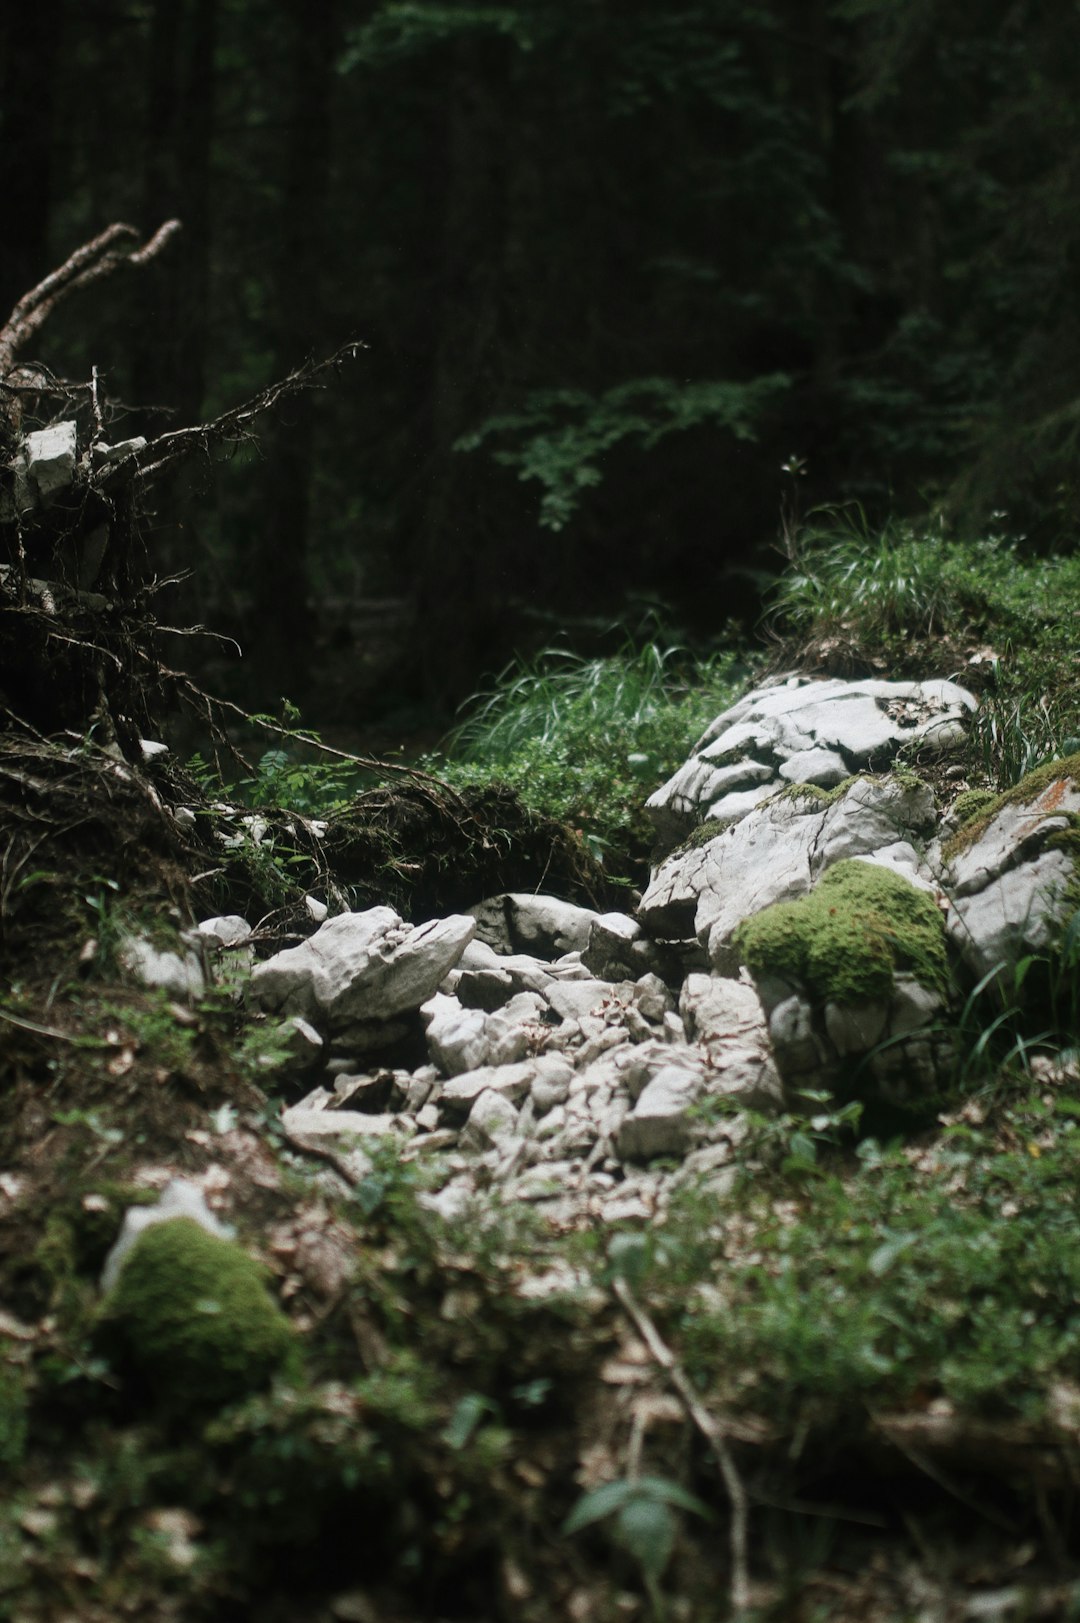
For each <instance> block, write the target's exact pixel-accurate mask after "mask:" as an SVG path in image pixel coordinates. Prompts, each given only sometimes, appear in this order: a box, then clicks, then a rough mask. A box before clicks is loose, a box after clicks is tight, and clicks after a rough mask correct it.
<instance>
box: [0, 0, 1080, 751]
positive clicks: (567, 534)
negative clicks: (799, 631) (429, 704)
mask: <svg viewBox="0 0 1080 1623" xmlns="http://www.w3.org/2000/svg"><path fill="white" fill-rule="evenodd" d="M325 9H326V16H325V17H324V15H323V12H322V11H321V12H320V26H319V28H318V29H314V28H312V27H311V25H310V19H309V18H308V17H307V16H306V14H305V13H304V9H303V7H301V6H296V5H289V6H274V5H271V4H270V3H269V0H256V3H255V4H254V5H245V6H240V5H239V4H237V3H236V0H227V3H224V4H221V5H217V6H210V5H207V4H206V3H205V0H178V3H177V4H176V5H173V6H169V7H162V8H152V7H151V8H147V7H141V8H139V7H132V6H131V5H129V4H127V3H126V0H109V3H108V4H106V5H105V6H104V7H103V8H101V9H100V15H99V13H98V12H95V13H94V18H95V20H94V23H93V25H91V24H90V22H89V21H88V20H87V17H86V16H84V15H83V13H81V12H79V11H78V9H77V8H76V9H75V10H72V9H70V8H68V10H66V11H65V12H64V13H63V14H62V17H61V18H60V20H59V21H58V22H57V23H56V25H55V26H54V27H53V29H52V30H51V33H50V37H49V69H48V72H45V71H44V69H43V70H42V76H43V80H44V83H45V84H46V85H47V86H48V87H49V89H50V91H51V92H53V93H54V96H55V103H56V109H55V116H53V117H52V118H51V119H48V120H45V115H44V112H43V120H45V122H44V127H43V128H42V129H41V130H38V131H35V132H34V138H33V146H32V148H31V147H30V146H27V147H26V151H27V152H30V153H31V156H33V157H34V162H33V163H32V164H31V165H30V168H31V169H32V172H33V173H34V174H35V175H36V176H37V177H38V185H37V188H36V190H35V194H34V197H33V199H32V200H30V199H28V200H27V207H26V209H25V210H24V211H23V212H22V214H21V215H20V218H23V217H25V221H26V230H27V232H28V233H30V234H31V236H32V241H33V251H34V254H35V256H36V260H35V269H36V271H37V272H38V273H39V274H42V273H44V272H45V271H46V270H47V269H48V268H49V264H50V263H51V262H54V261H56V260H57V259H58V258H59V257H60V256H61V255H62V254H63V253H65V252H66V251H68V250H69V249H70V248H71V247H72V246H73V244H74V243H75V242H76V241H77V240H78V239H79V238H80V237H83V236H86V235H88V234H89V233H90V231H91V230H93V229H97V228H99V227H100V225H101V224H102V223H103V221H105V220H107V219H108V218H110V217H112V218H125V217H130V218H135V219H136V220H141V221H142V222H143V224H144V225H146V226H147V227H149V226H150V225H152V224H154V223H156V215H157V214H158V212H159V211H160V212H161V213H167V212H170V211H172V212H177V213H179V214H181V215H182V216H183V218H184V223H185V231H184V233H183V237H182V239H178V241H179V242H180V246H178V247H177V248H176V251H175V258H174V260H173V261H171V262H169V263H166V262H165V261H162V264H161V266H160V267H158V268H156V269H155V270H154V271H153V272H152V273H151V276H150V278H149V279H148V280H147V282H146V285H145V288H143V290H142V291H141V292H139V293H138V295H137V298H136V300H135V302H134V304H129V303H128V302H127V301H126V300H125V298H124V297H123V296H122V295H121V294H120V293H119V292H117V293H110V292H109V291H108V290H107V289H105V290H103V291H102V293H101V294H100V296H95V303H94V305H93V307H92V308H91V306H90V305H86V307H85V309H84V310H83V311H81V312H80V311H77V310H74V307H73V310H74V313H72V314H69V313H68V312H61V314H60V316H58V317H57V320H56V322H55V324H54V323H50V324H49V327H48V328H47V329H46V332H45V334H44V337H43V341H42V342H43V346H44V347H43V358H44V359H45V360H47V361H50V362H52V363H54V364H55V367H56V370H57V371H59V372H62V373H64V374H65V375H71V376H74V377H80V376H83V375H85V374H86V373H88V370H89V366H90V364H91V363H92V362H98V363H101V364H104V365H106V366H107V367H108V369H109V385H110V388H112V389H113V390H114V391H115V393H116V394H117V395H118V396H121V397H124V398H127V399H136V400H139V399H141V400H144V401H148V402H151V403H154V404H157V403H161V404H165V405H172V404H175V405H176V406H177V407H178V408H179V410H180V412H181V415H182V417H183V418H184V419H190V418H191V417H192V416H194V415H195V414H197V413H198V412H206V411H208V410H212V409H217V408H220V407H221V406H223V405H224V404H226V403H227V402H230V401H234V400H235V399H236V398H237V396H238V395H242V394H244V393H247V392H250V391H252V390H253V389H254V388H256V387H257V386H259V385H261V384H263V383H265V382H266V381H267V380H268V379H269V377H270V376H271V375H272V374H273V373H275V372H278V371H280V370H282V369H283V368H286V369H287V368H288V367H289V366H291V365H294V364H296V363H298V362H300V361H302V360H303V359H304V357H305V356H306V355H307V354H308V353H310V352H311V351H313V350H320V349H321V350H328V349H329V348H331V347H333V345H334V344H335V343H336V342H338V341H341V340H342V339H345V338H348V337H351V336H354V335H355V336H357V337H360V338H363V339H365V340H367V342H368V343H369V345H370V348H369V349H368V351H367V352H366V353H365V355H364V358H363V360H362V362H361V365H360V369H359V370H358V371H357V373H356V374H355V376H356V381H355V383H352V382H348V383H343V385H342V387H341V389H340V390H339V391H337V392H335V393H334V394H332V395H327V396H326V397H325V398H323V399H321V400H319V401H318V402H316V403H314V404H313V405H311V406H310V408H309V407H308V406H307V405H305V406H304V407H303V408H301V407H299V406H298V407H296V409H295V410H294V412H293V413H292V414H291V416H290V418H289V420H288V421H287V422H285V423H283V424H281V425H280V426H279V427H277V428H275V429H274V431H273V432H274V438H273V443H272V445H271V447H270V449H269V452H268V454H267V456H266V458H265V460H264V461H259V460H258V459H257V458H252V457H247V458H245V460H244V462H243V465H242V466H241V467H234V468H232V469H230V470H229V472H228V475H227V477H221V478H220V479H219V477H218V476H217V475H216V474H212V475H211V474H208V478H210V479H211V480H212V485H213V489H212V491H211V493H210V494H209V496H208V497H207V498H206V499H205V500H204V502H203V504H202V506H201V507H200V508H199V509H198V514H199V517H198V526H199V531H200V534H199V536H198V537H197V538H196V539H197V540H198V541H199V543H200V551H199V557H200V560H201V562H200V568H199V572H198V580H199V588H198V590H199V598H198V603H197V604H196V605H194V617H196V618H199V619H202V620H211V621H213V622H216V623H218V624H222V622H223V621H225V620H226V618H227V620H228V625H226V626H224V627H223V628H225V629H228V626H229V625H232V626H235V627H236V629H237V630H238V631H240V632H241V633H243V636H242V640H243V641H244V643H245V651H246V652H247V653H248V655H249V663H251V661H252V657H253V658H254V662H255V663H258V661H259V660H260V658H261V661H262V667H263V672H262V674H263V676H264V677H270V678H272V680H273V682H274V684H275V685H277V684H278V683H279V682H282V681H284V680H288V681H289V682H290V691H293V692H295V693H296V694H297V695H298V696H302V690H303V688H304V686H305V685H306V684H308V683H310V682H312V681H313V680H315V678H316V675H317V670H316V667H317V664H318V659H319V658H322V657H324V656H325V657H329V655H330V651H329V650H321V651H320V650H317V649H316V650H315V653H316V658H314V659H313V658H311V657H309V655H310V653H311V643H312V641H313V637H312V636H308V635H306V634H305V635H301V634H300V633H301V629H302V628H301V620H302V619H303V616H304V615H305V614H306V612H307V610H306V607H305V604H306V603H307V601H308V600H309V599H310V598H312V597H314V598H324V597H326V596H327V595H330V594H332V595H334V596H335V597H341V596H344V597H349V596H351V595H352V594H353V593H354V592H356V591H361V592H363V593H364V594H365V595H369V596H370V595H372V594H382V593H394V594H396V595H400V596H407V597H408V598H409V599H410V600H411V606H412V608H413V609H414V610H415V611H416V612H417V614H418V616H419V624H420V630H421V633H422V635H421V637H420V639H419V642H420V645H421V648H422V649H423V650H425V651H424V652H423V653H422V656H421V661H420V665H419V668H413V669H410V670H409V672H408V673H407V675H406V677H405V678H404V680H406V681H407V682H408V684H409V686H410V688H411V693H410V694H406V695H405V696H406V697H415V696H416V694H417V692H418V691H419V690H426V692H427V695H428V696H433V695H437V696H438V697H439V698H440V699H441V698H443V697H444V696H445V695H447V694H450V695H451V696H456V697H460V696H462V695H463V694H464V693H465V692H467V691H469V690H471V689H472V688H474V687H475V686H476V683H477V680H478V679H479V677H480V676H481V674H482V673H483V672H484V671H490V670H493V669H498V667H499V664H500V663H502V662H504V661H505V659H506V658H507V657H509V655H510V653H511V652H512V651H513V642H514V639H515V637H516V636H518V635H520V630H521V626H520V622H516V621H515V618H514V617H515V615H516V614H518V613H519V612H520V613H522V614H524V613H525V611H526V610H529V609H532V608H535V607H544V608H547V609H554V610H555V611H556V612H558V613H560V614H563V615H565V614H566V613H567V611H568V609H569V608H573V609H574V610H577V611H580V610H585V611H590V612H591V611H595V610H598V609H603V610H605V611H607V612H609V613H610V612H611V611H613V610H617V609H618V608H619V606H620V604H621V603H622V601H623V596H624V593H625V591H626V589H627V587H631V588H646V589H653V590H660V591H662V592H665V593H666V595H668V596H670V597H671V598H672V600H673V601H674V602H675V606H676V608H677V609H678V610H680V611H681V612H682V613H683V614H684V615H687V616H690V617H692V618H694V619H696V620H697V621H698V622H700V623H701V624H703V625H704V624H706V623H710V624H711V628H713V629H715V627H716V625H717V624H718V623H719V622H720V621H722V619H723V618H725V617H726V614H727V612H728V611H729V610H730V609H731V608H735V609H737V610H738V612H740V613H741V614H743V615H746V614H747V613H750V612H753V609H754V607H755V606H756V604H755V594H756V593H757V590H758V582H757V581H756V580H755V579H754V578H753V577H752V576H751V575H744V576H740V577H739V579H738V582H736V580H735V577H734V576H733V574H732V570H733V567H734V568H739V569H746V568H750V569H752V570H756V571H760V569H761V567H762V562H763V552H762V549H763V548H764V546H765V545H766V544H767V543H768V542H769V541H770V539H771V537H772V534H773V532H774V529H775V513H776V505H777V495H778V485H779V482H780V479H779V475H780V469H781V465H782V464H783V462H784V459H785V458H786V457H789V456H790V455H791V453H792V452H793V451H795V452H798V454H799V455H800V456H801V457H803V458H805V459H806V463H807V465H808V469H809V475H808V479H807V480H806V494H807V496H808V497H809V499H810V500H814V499H837V498H843V497H845V496H857V497H860V498H862V499H863V500H864V501H865V502H866V503H867V504H868V507H869V509H870V510H871V512H872V516H873V518H874V520H875V522H876V521H877V520H878V519H880V518H881V517H882V516H883V512H884V510H885V509H887V508H891V509H893V510H895V511H899V512H905V511H909V512H910V511H919V510H921V509H922V508H924V507H925V505H926V502H927V498H928V497H929V498H931V499H932V500H934V501H940V502H945V503H946V504H947V505H948V506H950V507H951V508H953V509H955V510H956V511H958V512H960V513H966V514H970V513H971V512H978V513H984V514H988V513H989V512H991V511H993V510H994V509H995V508H1000V507H1007V508H1008V510H1009V513H1010V519H1011V523H1012V524H1013V526H1014V527H1015V528H1016V529H1017V530H1020V531H1023V532H1026V533H1028V534H1029V535H1031V536H1033V537H1036V538H1038V540H1039V541H1040V543H1043V542H1045V543H1055V544H1060V543H1068V542H1069V540H1070V539H1071V536H1072V534H1073V531H1074V527H1075V526H1074V520H1075V518H1076V516H1077V511H1078V508H1077V502H1078V498H1077V484H1076V478H1075V460H1076V459H1075V451H1076V445H1077V432H1078V430H1077V425H1078V423H1080V414H1078V410H1077V399H1076V385H1075V378H1076V375H1077V357H1078V355H1080V318H1078V317H1077V314H1076V301H1075V298H1074V297H1073V286H1074V281H1075V261H1076V255H1077V245H1078V243H1080V207H1078V205H1077V203H1076V198H1077V196H1078V195H1080V191H1078V188H1077V186H1076V184H1075V181H1076V152H1077V150H1078V147H1080V143H1078V139H1077V119H1078V117H1080V115H1078V113H1077V103H1076V97H1075V95H1074V94H1073V84H1072V68H1071V63H1072V62H1073V61H1074V60H1075V58H1076V55H1077V51H1078V48H1080V25H1078V22H1077V17H1076V13H1075V9H1074V8H1072V7H1070V6H1060V7H1049V6H1046V5H1040V4H1038V3H1036V0H1020V3H1019V4H1016V3H1013V0H991V3H990V4H989V5H987V6H979V7H976V6H973V5H964V6H960V7H956V6H954V5H945V4H944V3H943V0H930V3H928V4H926V5H920V6H918V7H917V8H911V7H900V6H896V5H894V4H892V3H886V0H837V3H836V4H832V5H828V6H826V5H821V6H816V7H813V8H811V9H810V10H809V11H807V8H806V7H805V6H804V5H800V4H796V3H795V0H767V3H765V4H759V5H749V4H746V3H745V0H720V3H714V4H709V5H706V4H694V3H693V0H686V3H685V4H680V5H678V6H675V7H657V6H656V5H654V4H645V3H643V0H632V3H630V4H626V5H621V4H620V5H617V6H616V5H615V4H614V3H613V0H603V3H600V4H595V5H582V4H580V3H578V0H516V3H513V4H507V5H503V4H479V3H478V4H471V5H469V4H460V5H459V4H447V3H445V0H410V3H408V4H404V3H400V0H383V3H378V4H375V5H373V6H364V7H361V6H360V5H358V4H357V3H356V0H341V4H339V5H337V6H334V7H331V8H325ZM12 27H14V25H12ZM13 38H14V35H13ZM16 43H17V42H16ZM16 55H19V59H20V60H21V59H22V57H21V54H20V53H15V52H13V53H12V56H13V59H15V56H16ZM27 59H29V58H27ZM35 61H36V58H35ZM88 84H92V85H93V86H94V87H95V88H94V94H93V95H92V96H89V95H87V94H85V93H84V92H85V86H86V85H88ZM13 85H14V88H13V96H14V98H15V99H13V100H11V101H10V103H9V104H7V105H6V106H5V111H4V113H3V114H2V115H0V116H2V117H3V118H4V119H5V120H7V119H11V120H16V119H17V117H18V106H19V101H18V95H22V94H28V93H26V92H25V91H24V89H23V87H22V86H21V83H20V82H19V81H18V79H16V81H13ZM38 93H39V94H40V91H39V92H38ZM29 105H31V106H32V105H34V102H33V99H32V98H31V99H30V102H29ZM556 110H557V112H556ZM24 126H25V118H23V121H22V123H21V124H16V125H14V126H13V127H11V128H9V127H8V125H7V123H6V122H5V124H4V126H3V134H4V137H5V140H4V142H3V144H2V145H0V153H2V154H3V156H2V159H0V163H2V165H3V166H4V172H5V175H6V177H7V184H6V185H5V195H12V196H15V195H19V196H22V195H23V191H24V190H25V188H23V189H22V190H20V189H19V188H20V186H21V185H22V182H21V176H22V174H23V172H24V170H25V169H26V167H27V165H26V163H25V161H24V152H23V150H21V147H22V145H23V143H27V142H29V141H30V137H29V134H28V133H27V132H26V130H25V127H24ZM133 154H139V155H140V156H139V158H138V161H137V163H135V164H133V157H132V155H133ZM140 166H141V167H140ZM31 204H32V206H31ZM16 246H17V247H19V246H20V245H18V244H17V245H16ZM27 251H29V249H27ZM42 256H47V257H42ZM10 264H11V267H12V270H11V274H12V275H15V274H18V275H19V276H20V277H22V278H23V279H24V281H23V283H21V284H19V285H13V286H11V287H10V288H9V290H8V297H9V300H12V301H13V300H14V298H15V297H16V296H17V295H18V294H19V293H21V292H22V291H23V290H24V283H25V279H26V276H27V271H26V252H17V253H13V254H12V256H11V257H10ZM133 312H134V313H135V314H138V315H140V316H142V315H145V316H146V317H147V319H139V320H137V321H135V320H133V319H132V315H133ZM151 312H152V316H153V318H152V319H150V318H149V317H150V313H151ZM156 422H157V419H153V420H151V419H146V420H144V421H142V422H141V423H140V422H136V421H134V420H128V419H125V421H124V424H123V431H124V432H133V431H135V429H137V428H138V427H153V426H155V424H156ZM106 426H107V427H108V428H109V431H110V432H113V428H112V425H111V424H108V425H106ZM119 430H120V425H119V422H118V423H117V425H116V431H117V432H119ZM522 481H524V486H523V485H522ZM536 487H539V501H537V500H536V493H537V491H536ZM538 519H539V525H540V528H539V529H538V527H537V520H538ZM192 539H193V538H192V536H191V535H190V533H188V532H182V531H181V530H180V528H179V527H178V526H171V519H170V518H169V517H168V515H166V522H165V523H164V524H160V523H159V524H158V525H156V526H155V529H154V532H153V562H154V566H155V567H156V568H157V569H158V570H159V572H160V573H167V572H168V571H169V569H170V568H172V567H174V566H176V567H184V568H186V567H188V566H189V565H190V563H191V561H192V553H193V547H192ZM765 562H767V559H765ZM736 587H737V590H738V593H739V594H741V597H740V600H739V601H737V602H736V601H733V598H734V593H735V589H736ZM907 606H908V605H907V603H906V602H905V601H904V600H903V599H901V600H898V601H897V603H896V605H895V607H896V610H897V612H898V613H899V614H900V615H901V616H902V615H903V613H904V612H905V611H906V608H907ZM170 612H176V611H170ZM177 617H180V616H179V614H177ZM356 654H357V655H359V656H360V657H354V658H352V660H351V664H352V666H353V668H354V670H356V671H357V673H358V674H357V676H356V681H357V682H358V684H359V686H360V689H361V693H360V698H361V699H370V700H372V701H373V702H378V703H380V704H388V703H389V701H390V698H391V695H390V694H388V693H385V692H383V691H382V690H380V689H379V688H378V681H379V677H378V674H377V673H375V674H372V673H368V672H366V671H365V672H364V673H360V672H359V666H360V663H361V659H363V660H365V661H366V659H367V650H366V649H358V650H356ZM339 657H340V654H339ZM373 663H375V662H373ZM401 687H402V683H401V682H397V683H395V689H394V693H393V696H392V697H393V701H394V702H399V701H400V698H401V697H402V694H401ZM350 691H351V690H350ZM253 699H254V702H256V703H265V702H266V700H265V694H264V693H259V694H257V695H256V694H253ZM344 699H346V700H348V699H349V694H346V695H345V696H344ZM353 702H354V703H355V701H353ZM316 719H317V720H318V721H319V722H323V721H324V717H323V716H322V715H319V716H317V717H316ZM350 719H351V718H350Z"/></svg>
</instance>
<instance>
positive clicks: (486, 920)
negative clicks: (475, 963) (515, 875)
mask: <svg viewBox="0 0 1080 1623" xmlns="http://www.w3.org/2000/svg"><path fill="white" fill-rule="evenodd" d="M470 911H471V913H472V915H473V917H474V918H475V919H476V933H477V937H478V939H479V940H480V941H482V942H485V943H486V944H487V945H489V946H491V947H493V948H494V950H495V951H496V952H497V953H499V954H501V955H504V956H509V955H510V954H512V953H527V954H531V955H532V956H533V957H536V958H540V959H545V960H551V959H555V958H560V957H562V956H563V954H565V953H568V952H584V950H585V948H586V947H587V946H588V945H589V934H590V932H591V930H592V926H593V921H594V919H596V918H597V916H598V915H597V914H596V913H594V912H593V911H592V910H591V909H590V908H587V907H578V906H576V905H575V903H573V902H563V901H560V900H559V898H558V897H557V896H531V895H529V894H528V892H525V891H522V892H512V893H511V892H507V893H505V894H503V895H501V896H491V897H489V898H488V899H487V900H486V901H483V902H480V903H478V904H477V906H476V907H474V908H471V909H470Z"/></svg>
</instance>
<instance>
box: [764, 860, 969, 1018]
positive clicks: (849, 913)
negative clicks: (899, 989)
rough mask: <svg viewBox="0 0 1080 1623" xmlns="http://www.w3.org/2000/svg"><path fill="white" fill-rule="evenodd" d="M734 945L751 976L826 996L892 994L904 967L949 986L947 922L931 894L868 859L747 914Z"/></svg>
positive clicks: (841, 999)
mask: <svg viewBox="0 0 1080 1623" xmlns="http://www.w3.org/2000/svg"><path fill="white" fill-rule="evenodd" d="M735 946H736V948H737V950H738V952H739V954H740V956H741V957H742V959H743V962H744V963H746V964H747V965H748V967H749V969H750V971H751V973H752V974H753V975H755V976H759V977H761V976H767V975H780V976H783V977H784V978H785V979H792V980H800V981H802V982H803V983H804V984H805V985H806V986H807V988H808V989H809V991H810V992H811V993H812V995H813V996H815V997H817V998H820V999H822V1000H823V1001H830V1002H835V1003H848V1004H859V1003H867V1002H871V1001H874V1000H876V999H880V998H884V997H888V996H889V994H890V993H891V991H892V986H893V977H894V975H895V973H896V971H897V970H898V969H903V970H908V971H910V972H911V973H912V974H914V975H915V976H916V978H917V979H918V980H919V981H920V982H921V983H922V985H924V986H927V987H931V988H933V989H934V990H936V991H944V990H946V988H947V986H948V962H947V959H946V954H945V926H944V923H943V921H942V917H941V914H940V912H939V910H938V908H937V906H936V905H935V903H934V901H933V899H932V898H931V897H930V896H928V895H926V894H925V892H923V891H921V890H918V889H916V887H915V886H914V885H912V884H910V883H909V882H908V880H906V879H904V878H902V877H901V876H900V875H899V874H895V873H892V872H890V870H889V869H887V868H879V867H877V866H875V865H874V864H872V863H868V862H859V861H855V860H853V861H848V862H838V863H837V864H836V866H835V867H834V868H830V869H829V871H828V873H827V874H826V875H825V876H824V878H823V879H821V880H820V881H819V882H818V884H817V885H816V886H815V887H814V889H813V890H812V891H811V892H810V894H809V895H808V896H803V897H800V899H799V900H798V901H797V902H777V903H775V904H774V905H773V906H772V907H767V908H765V909H764V910H763V911H762V912H761V913H757V914H755V915H754V917H753V918H750V919H745V920H744V921H743V923H742V924H741V925H740V926H739V928H738V930H737V931H736V933H735Z"/></svg>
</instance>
